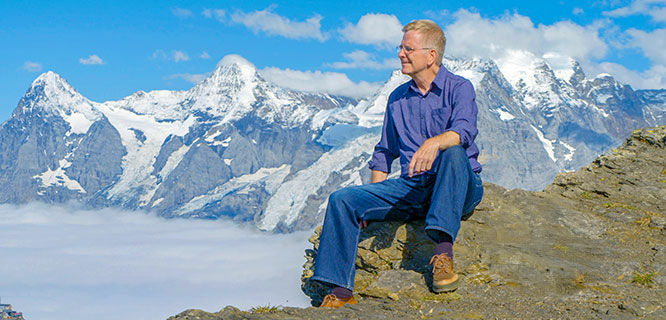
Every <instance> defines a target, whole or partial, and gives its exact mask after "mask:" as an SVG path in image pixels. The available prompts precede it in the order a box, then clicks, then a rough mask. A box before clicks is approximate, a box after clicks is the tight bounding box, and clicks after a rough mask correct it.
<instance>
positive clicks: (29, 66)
mask: <svg viewBox="0 0 666 320" xmlns="http://www.w3.org/2000/svg"><path fill="white" fill-rule="evenodd" d="M23 69H24V70H26V71H29V72H39V71H42V64H41V63H39V62H33V61H26V62H25V63H24V64H23Z"/></svg>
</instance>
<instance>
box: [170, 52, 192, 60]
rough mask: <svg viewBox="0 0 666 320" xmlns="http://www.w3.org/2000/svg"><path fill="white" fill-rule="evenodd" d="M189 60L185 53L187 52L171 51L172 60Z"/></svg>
mask: <svg viewBox="0 0 666 320" xmlns="http://www.w3.org/2000/svg"><path fill="white" fill-rule="evenodd" d="M188 60H190V56H188V55H187V53H185V52H183V51H178V50H176V51H174V52H173V61H174V62H181V61H188Z"/></svg>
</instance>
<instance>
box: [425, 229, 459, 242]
mask: <svg viewBox="0 0 666 320" xmlns="http://www.w3.org/2000/svg"><path fill="white" fill-rule="evenodd" d="M428 230H438V231H442V232H446V234H448V235H449V236H451V241H453V242H455V241H456V236H457V235H456V234H453V232H451V231H449V230H447V229H445V228H442V227H438V226H427V227H425V231H428ZM426 235H428V232H426ZM428 238H429V239H430V240H432V241H433V242H435V240H434V239H432V238H430V236H428Z"/></svg>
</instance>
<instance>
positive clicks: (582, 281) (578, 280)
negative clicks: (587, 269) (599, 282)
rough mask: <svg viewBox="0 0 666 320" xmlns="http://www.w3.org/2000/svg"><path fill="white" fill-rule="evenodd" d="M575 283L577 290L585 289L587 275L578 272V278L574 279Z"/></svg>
mask: <svg viewBox="0 0 666 320" xmlns="http://www.w3.org/2000/svg"><path fill="white" fill-rule="evenodd" d="M573 283H574V285H575V286H576V288H581V289H582V288H585V275H584V274H582V273H580V272H576V276H575V277H574V279H573Z"/></svg>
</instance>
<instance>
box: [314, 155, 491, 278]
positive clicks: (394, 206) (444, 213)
mask: <svg viewBox="0 0 666 320" xmlns="http://www.w3.org/2000/svg"><path fill="white" fill-rule="evenodd" d="M435 165H436V166H437V170H436V172H437V174H434V175H426V174H424V175H419V176H414V177H412V178H403V177H400V178H397V179H387V180H385V181H382V182H379V183H373V184H368V185H362V186H352V187H347V188H344V189H340V190H338V191H336V192H334V193H332V194H331V196H330V197H329V200H328V208H327V209H326V217H325V218H324V227H323V230H322V233H321V236H320V237H319V250H318V251H317V258H316V261H315V271H314V275H313V276H312V279H314V280H318V281H322V282H327V283H330V284H334V285H337V286H340V287H345V288H347V289H350V290H353V288H354V275H355V273H356V267H355V263H356V251H357V248H358V241H359V235H360V230H361V228H360V221H363V220H366V221H384V220H407V219H409V218H412V217H415V216H416V217H418V216H423V214H424V213H425V222H426V228H425V231H426V233H428V230H430V229H433V230H439V231H443V232H446V233H447V234H449V235H450V236H451V238H452V239H453V240H455V238H456V235H457V234H458V230H459V229H460V220H461V218H462V216H463V214H465V213H469V212H471V211H472V210H474V207H476V205H477V204H479V202H481V198H482V196H483V185H482V184H481V178H480V177H479V175H478V174H477V173H475V172H473V171H472V168H471V166H470V164H469V160H468V159H467V154H466V153H465V149H463V148H462V147H460V146H455V147H451V148H449V149H446V150H444V151H442V152H441V153H440V155H439V157H438V158H437V159H436V160H435Z"/></svg>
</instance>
